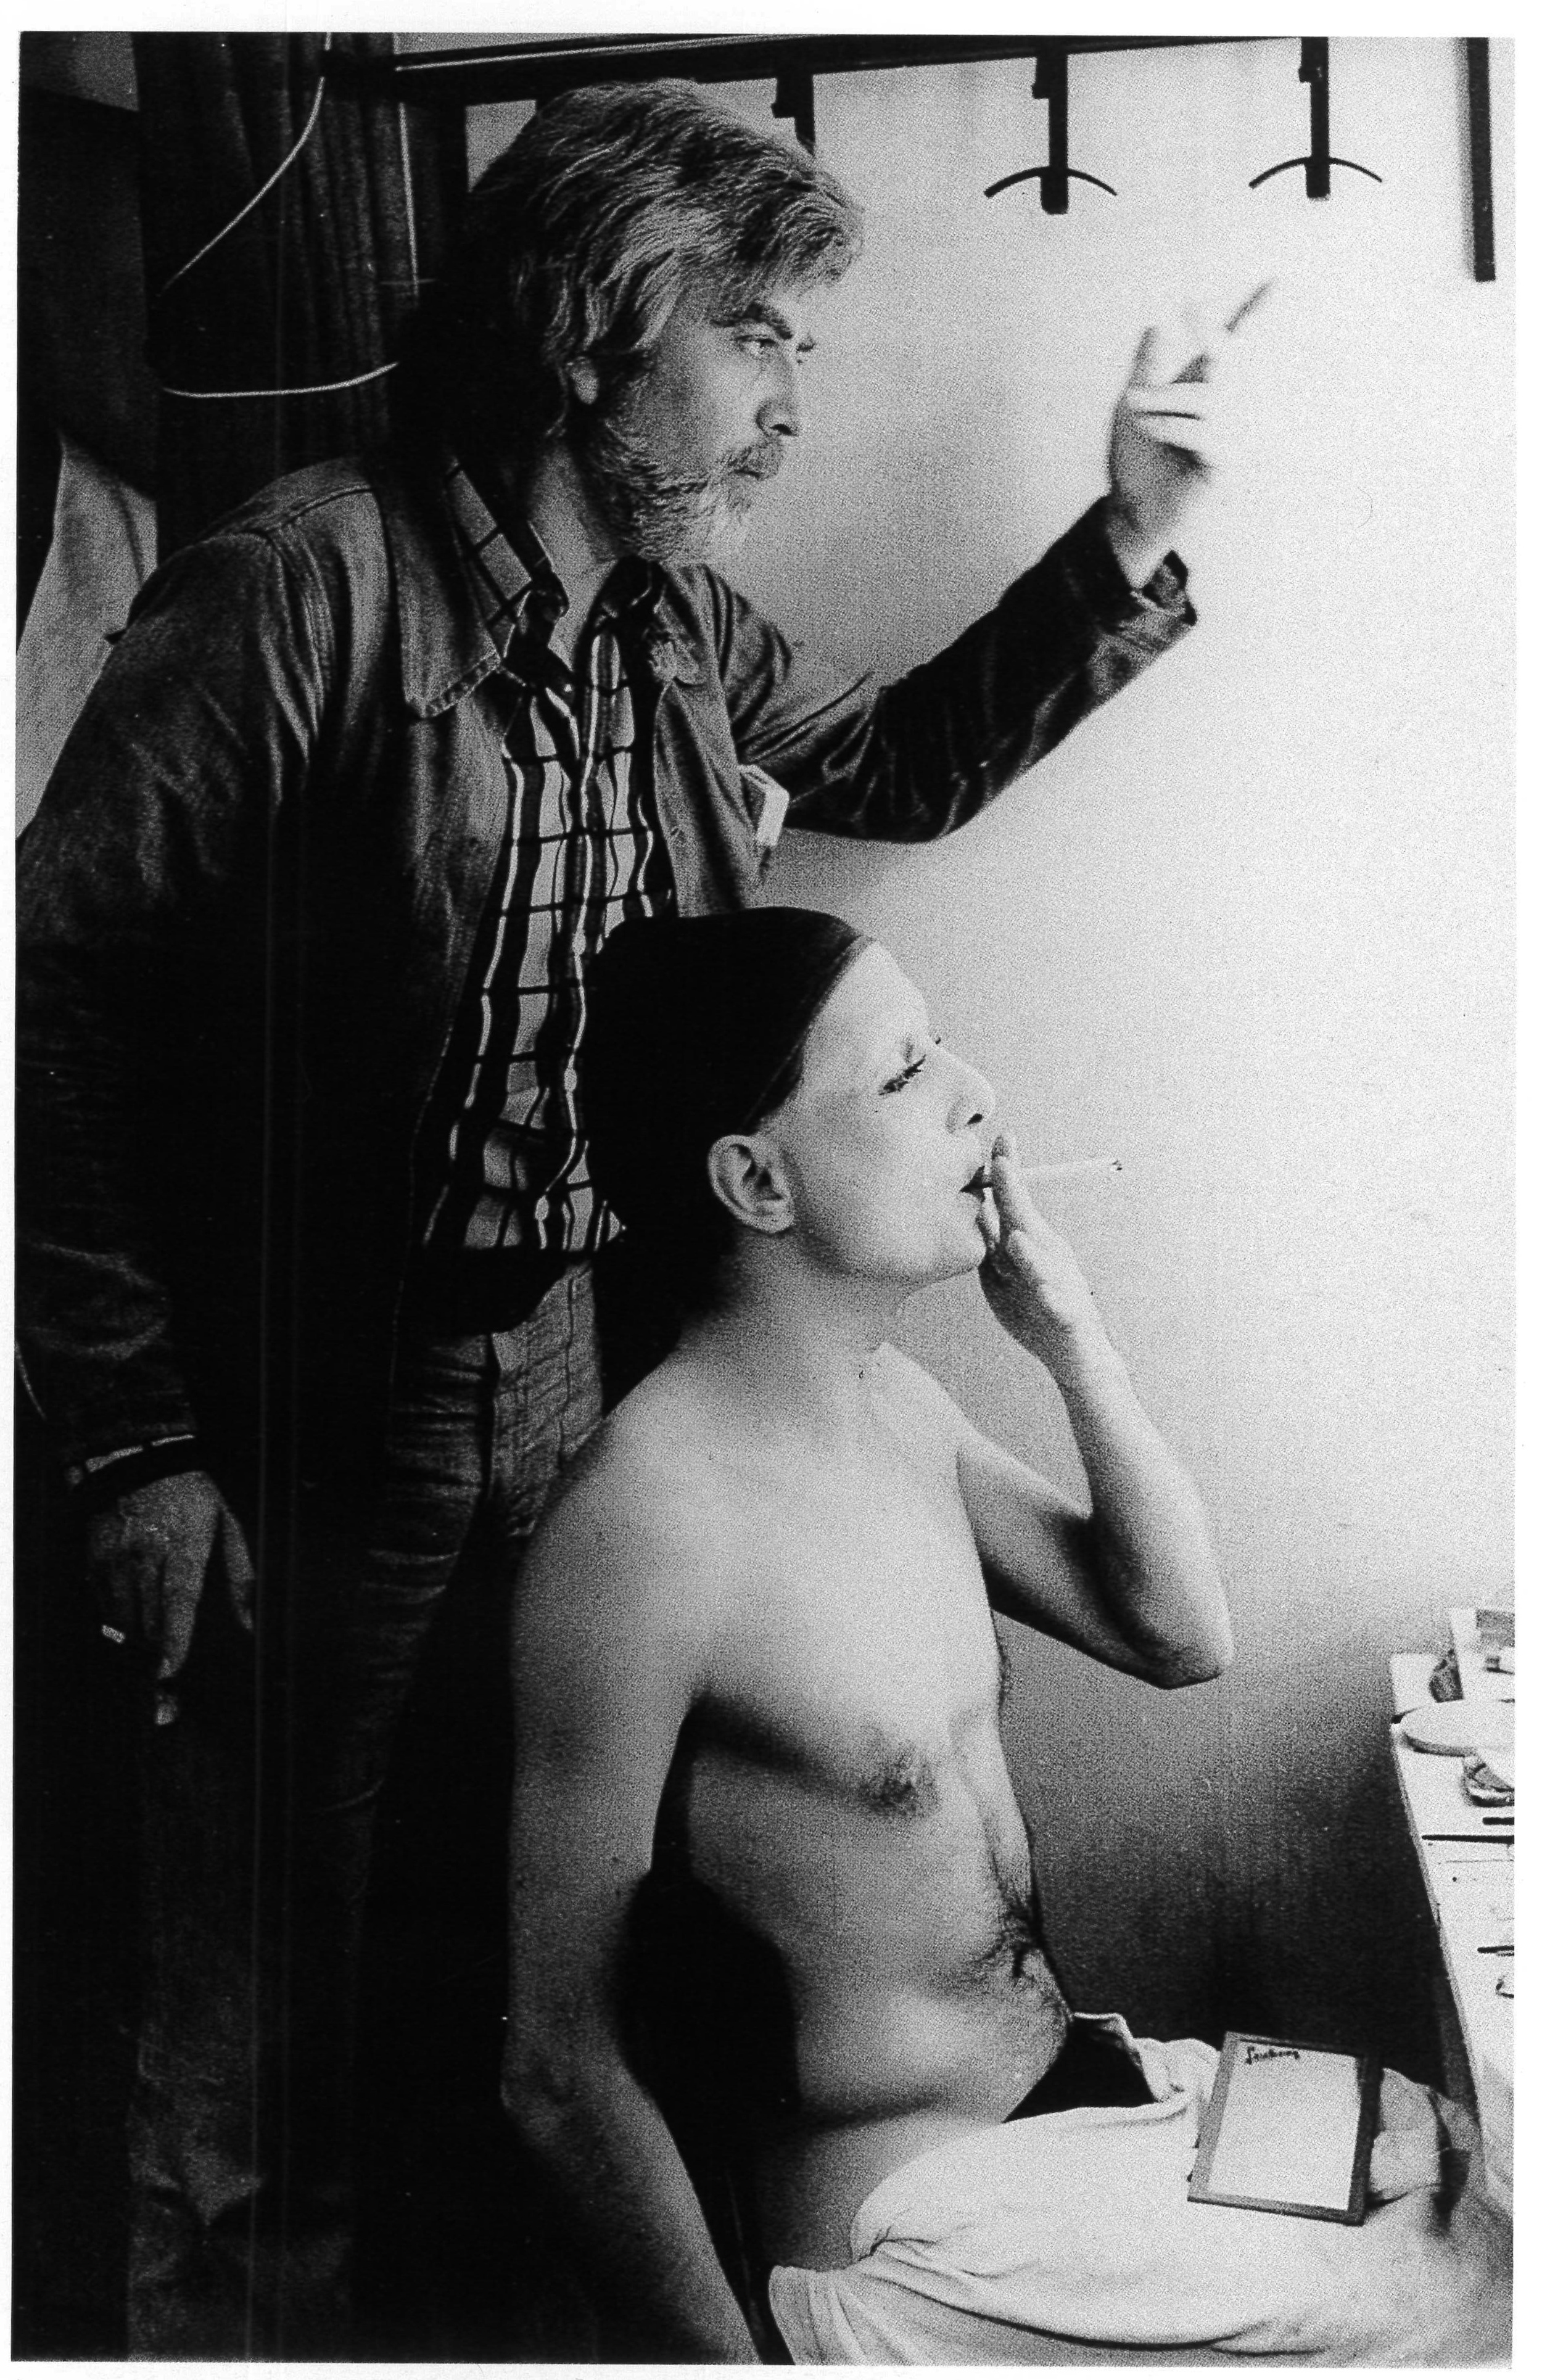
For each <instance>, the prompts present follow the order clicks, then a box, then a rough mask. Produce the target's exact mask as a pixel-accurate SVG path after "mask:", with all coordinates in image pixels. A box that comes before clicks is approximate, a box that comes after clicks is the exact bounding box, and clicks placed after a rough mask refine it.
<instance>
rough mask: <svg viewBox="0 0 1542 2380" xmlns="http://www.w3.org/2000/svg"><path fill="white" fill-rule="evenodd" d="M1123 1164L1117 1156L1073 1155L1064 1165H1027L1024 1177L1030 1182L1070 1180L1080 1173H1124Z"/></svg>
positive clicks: (1024, 1169)
mask: <svg viewBox="0 0 1542 2380" xmlns="http://www.w3.org/2000/svg"><path fill="white" fill-rule="evenodd" d="M1123 1171H1124V1168H1123V1163H1122V1162H1121V1160H1119V1159H1118V1158H1117V1157H1073V1158H1071V1159H1070V1160H1068V1161H1067V1162H1066V1163H1065V1164H1063V1165H1025V1166H1024V1168H1023V1174H1024V1178H1025V1180H1026V1181H1029V1182H1069V1181H1071V1180H1073V1179H1074V1177H1075V1175H1076V1174H1078V1173H1123Z"/></svg>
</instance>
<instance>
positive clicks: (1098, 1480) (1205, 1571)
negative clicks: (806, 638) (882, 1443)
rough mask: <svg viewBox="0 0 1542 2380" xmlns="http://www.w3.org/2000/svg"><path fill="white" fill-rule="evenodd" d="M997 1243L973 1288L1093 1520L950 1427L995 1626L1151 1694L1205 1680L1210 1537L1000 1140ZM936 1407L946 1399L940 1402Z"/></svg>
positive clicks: (1225, 1631)
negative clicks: (1045, 1385) (1062, 1646)
mask: <svg viewBox="0 0 1542 2380" xmlns="http://www.w3.org/2000/svg"><path fill="white" fill-rule="evenodd" d="M990 1180H991V1186H992V1188H993V1190H994V1193H995V1198H996V1208H997V1215H998V1218H999V1230H998V1232H997V1234H996V1237H995V1245H994V1246H993V1247H992V1250H991V1252H990V1255H989V1256H988V1257H987V1258H986V1261H985V1264H984V1266H983V1268H982V1269H981V1274H980V1282H981V1286H982V1288H983V1289H984V1291H985V1294H986V1297H987V1299H988V1300H989V1302H990V1307H991V1310H992V1312H993V1313H994V1314H995V1316H996V1318H997V1320H998V1321H999V1322H1000V1323H1001V1325H1002V1329H1003V1330H1006V1331H1007V1332H1008V1333H1009V1335H1010V1336H1011V1337H1012V1338H1014V1339H1015V1340H1016V1342H1017V1343H1018V1345H1019V1346H1020V1347H1023V1348H1025V1349H1026V1351H1027V1353H1028V1354H1032V1355H1036V1356H1037V1357H1038V1360H1039V1362H1040V1363H1041V1364H1043V1365H1044V1366H1045V1368H1046V1369H1047V1370H1048V1372H1049V1373H1050V1378H1052V1379H1053V1381H1054V1383H1055V1386H1056V1387H1057V1388H1058V1389H1059V1390H1060V1393H1061V1396H1062V1399H1063V1401H1064V1404H1065V1410H1066V1415H1067V1416H1068V1418H1069V1420H1070V1423H1071V1428H1072V1433H1073V1435H1074V1437H1075V1441H1076V1448H1077V1451H1078V1452H1079V1454H1080V1456H1081V1459H1082V1466H1083V1469H1084V1470H1085V1471H1086V1473H1087V1488H1088V1493H1089V1498H1090V1504H1091V1510H1090V1511H1086V1510H1082V1509H1079V1508H1078V1507H1077V1506H1076V1505H1075V1503H1074V1502H1073V1501H1072V1500H1071V1499H1070V1498H1069V1497H1067V1496H1064V1495H1062V1493H1061V1491H1060V1490H1059V1489H1058V1488H1054V1487H1052V1486H1051V1485H1050V1482H1049V1481H1048V1480H1047V1479H1044V1478H1043V1477H1041V1476H1040V1475H1039V1474H1038V1473H1037V1472H1035V1471H1032V1470H1030V1469H1029V1467H1028V1466H1027V1464H1026V1463H1020V1462H1018V1461H1017V1459H1016V1458H1015V1457H1014V1456H1013V1455H1010V1454H1008V1453H1006V1452H1005V1451H1004V1450H1003V1449H1002V1448H1001V1447H999V1446H996V1445H993V1444H992V1443H991V1441H990V1439H986V1438H984V1437H982V1436H981V1435H980V1433H979V1432H978V1431H977V1430H975V1429H973V1428H971V1427H969V1425H968V1424H967V1423H966V1422H965V1421H964V1418H963V1416H962V1415H959V1416H958V1428H957V1451H958V1477H959V1486H960V1488H961V1491H962V1493H963V1496H964V1501H965V1508H966V1510H967V1512H968V1514H969V1520H970V1524H971V1525H972V1527H973V1529H974V1533H975V1541H976V1544H977V1547H978V1548H979V1555H980V1560H981V1562H982V1564H983V1565H984V1568H985V1572H986V1576H987V1579H988V1581H989V1584H990V1598H991V1601H992V1602H993V1603H994V1604H995V1606H996V1608H997V1609H998V1610H1001V1611H1002V1612H1005V1613H1006V1614H1007V1616H1008V1617H1009V1618H1011V1619H1014V1620H1021V1621H1025V1622H1026V1624H1027V1625H1028V1626H1030V1627H1034V1628H1039V1629H1042V1630H1043V1631H1044V1632H1045V1633H1047V1634H1049V1635H1052V1636H1058V1637H1060V1638H1062V1640H1063V1641H1064V1642H1065V1643H1067V1644H1071V1645H1077V1646H1078V1647H1079V1648H1080V1649H1081V1650H1082V1651H1083V1652H1085V1653H1088V1654H1090V1655H1091V1656H1092V1657H1093V1658H1094V1659H1096V1660H1100V1661H1106V1662H1108V1663H1109V1664H1110V1665H1111V1667H1113V1668H1115V1669H1121V1670H1133V1671H1134V1672H1135V1675H1136V1676H1138V1677H1142V1678H1146V1679H1147V1680H1148V1681H1149V1682H1151V1683H1152V1684H1154V1685H1160V1686H1183V1685H1194V1684H1196V1683H1198V1682H1200V1681H1202V1680H1204V1679H1206V1678H1213V1677H1215V1676H1216V1675H1218V1673H1219V1672H1220V1670H1224V1669H1225V1668H1226V1667H1227V1666H1228V1664H1229V1663H1230V1661H1231V1658H1232V1630H1231V1622H1230V1620H1229V1618H1228V1615H1227V1609H1226V1598H1225V1594H1224V1592H1223V1589H1222V1586H1221V1583H1220V1573H1219V1572H1218V1570H1217V1567H1216V1559H1215V1552H1214V1548H1213V1547H1212V1544H1211V1541H1210V1530H1209V1524H1208V1520H1207V1518H1206V1515H1205V1509H1204V1506H1203V1505H1202V1504H1201V1503H1200V1500H1199V1497H1198V1494H1197V1492H1196V1489H1195V1487H1194V1484H1193V1482H1192V1481H1191V1480H1190V1478H1189V1476H1188V1475H1187V1473H1186V1472H1185V1471H1184V1468H1183V1465H1182V1464H1181V1463H1179V1461H1178V1459H1177V1457H1176V1456H1175V1455H1174V1454H1173V1452H1172V1449H1171V1448H1170V1447H1169V1446H1168V1445H1167V1443H1166V1441H1165V1440H1164V1439H1162V1438H1161V1437H1160V1434H1159V1433H1158V1431H1157V1429H1156V1427H1154V1425H1153V1423H1152V1422H1151V1420H1150V1418H1149V1416H1148V1415H1147V1413H1146V1412H1145V1410H1144V1408H1143V1407H1142V1405H1141V1403H1140V1401H1139V1399H1138V1398H1137V1397H1136V1395H1135V1390H1134V1388H1133V1387H1132V1385H1131V1382H1130V1376H1129V1373H1128V1372H1127V1371H1126V1369H1125V1367H1124V1364H1123V1359H1122V1358H1121V1357H1120V1355H1119V1354H1117V1352H1116V1351H1115V1349H1114V1347H1113V1346H1112V1344H1111V1342H1110V1339H1109V1336H1108V1333H1107V1332H1106V1330H1104V1328H1103V1325H1102V1322H1101V1320H1100V1318H1099V1313H1098V1309H1097V1306H1096V1305H1094V1303H1093V1299H1092V1293H1091V1291H1090V1290H1089V1289H1088V1287H1087V1282H1086V1280H1085V1279H1084V1277H1083V1274H1082V1270H1081V1268H1080V1266H1079V1265H1078V1264H1077V1262H1076V1259H1075V1256H1074V1254H1073V1253H1072V1251H1071V1249H1070V1248H1069V1247H1068V1246H1067V1245H1066V1244H1065V1242H1064V1241H1063V1240H1062V1238H1061V1237H1060V1235H1059V1234H1058V1233H1056V1232H1053V1231H1051V1229H1050V1225H1049V1224H1048V1223H1047V1222H1046V1221H1045V1220H1044V1218H1043V1216H1042V1215H1040V1214H1039V1213H1038V1209H1037V1208H1035V1207H1034V1206H1033V1204H1032V1202H1031V1200H1030V1199H1029V1197H1028V1196H1027V1192H1026V1188H1025V1186H1024V1183H1023V1179H1022V1173H1021V1169H1020V1168H1019V1166H1018V1163H1017V1160H1016V1153H1015V1151H1014V1148H1013V1147H1012V1144H1011V1141H1010V1139H1009V1138H1008V1137H1007V1136H1006V1135H1003V1136H1002V1139H1001V1140H999V1141H998V1143H997V1146H996V1149H995V1151H994V1153H993V1156H992V1159H991V1166H990ZM939 1393H941V1392H939Z"/></svg>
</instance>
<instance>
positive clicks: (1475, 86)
mask: <svg viewBox="0 0 1542 2380" xmlns="http://www.w3.org/2000/svg"><path fill="white" fill-rule="evenodd" d="M1467 129H1468V138H1469V141H1470V144H1471V156H1472V177H1473V279H1474V280H1475V281H1492V280H1494V279H1495V277H1496V273H1495V266H1494V143H1493V115H1492V112H1491V106H1490V100H1489V91H1488V44H1487V42H1486V41H1470V42H1468V43H1467Z"/></svg>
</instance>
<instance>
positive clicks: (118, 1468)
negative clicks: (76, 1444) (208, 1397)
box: [65, 1433, 204, 1512]
mask: <svg viewBox="0 0 1542 2380" xmlns="http://www.w3.org/2000/svg"><path fill="white" fill-rule="evenodd" d="M203 1468H204V1454H203V1449H202V1447H201V1445H200V1442H199V1440H198V1439H196V1438H195V1437H193V1436H192V1435H191V1434H190V1433H189V1434H187V1435H185V1436H182V1437H179V1438H162V1439H155V1440H154V1441H153V1442H152V1444H150V1445H148V1446H123V1447H117V1448H115V1449H114V1451H113V1452H112V1453H110V1454H96V1455H90V1456H88V1457H87V1459H86V1460H85V1461H84V1462H82V1463H71V1464H70V1465H69V1467H68V1468H67V1471H66V1473H65V1477H66V1479H67V1482H68V1484H69V1486H70V1487H71V1488H73V1489H74V1490H75V1493H76V1495H77V1496H78V1498H79V1500H80V1502H81V1503H82V1504H84V1505H86V1506H87V1507H88V1508H89V1509H90V1510H91V1511H93V1512H95V1511H99V1510H100V1509H101V1507H102V1506H103V1504H110V1503H113V1502H114V1501H115V1500H116V1499H117V1498H118V1497H119V1496H127V1495H129V1494H131V1493H132V1491H133V1490H134V1489H135V1488H149V1487H151V1486H152V1484H153V1483H154V1482H155V1481H156V1480H157V1479H170V1478H173V1477H175V1475H176V1474H177V1473H178V1472H181V1471H201V1470H202V1469H203Z"/></svg>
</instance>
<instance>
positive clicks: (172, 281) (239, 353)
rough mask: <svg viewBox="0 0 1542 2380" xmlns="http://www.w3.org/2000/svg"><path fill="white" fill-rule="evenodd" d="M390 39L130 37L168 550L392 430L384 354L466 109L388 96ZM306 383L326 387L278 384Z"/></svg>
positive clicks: (431, 255) (453, 162) (443, 189)
mask: <svg viewBox="0 0 1542 2380" xmlns="http://www.w3.org/2000/svg"><path fill="white" fill-rule="evenodd" d="M391 55H392V40H391V36H390V35H389V34H388V33H352V34H349V33H335V34H334V35H332V36H331V38H330V42H329V41H328V40H327V38H326V37H325V36H323V35H322V34H320V33H294V34H270V33H139V34H136V35H135V37H134V63H135V70H136V74H137V77H138V81H139V92H140V136H141V141H142V156H141V166H140V174H141V190H142V210H143V213H142V221H143V234H144V256H145V282H146V288H147V291H148V295H149V300H150V360H151V364H152V369H153V370H154V371H155V373H156V375H157V377H158V379H159V381H160V383H161V385H162V392H163V393H162V397H161V407H160V432H159V444H158V467H157V487H156V495H157V501H158V504H159V507H160V523H159V526H160V550H161V552H162V553H163V554H164V553H170V552H171V550H172V549H173V548H174V547H176V546H177V545H180V544H184V543H186V541H187V540H188V539H189V538H191V537H196V536H197V535H198V534H199V533H200V530H202V529H203V528H207V526H208V525H209V523H210V522H211V521H212V520H214V519H216V518H217V517H218V516H219V515H220V514H222V513H224V512H226V511H228V510H229V509H230V507H231V506H232V505H233V504H239V503H240V502H241V501H242V500H243V498H245V497H247V496H249V495H250V494H252V493H253V492H255V491H256V490H257V489H259V488H261V487H262V486H264V485H265V484H266V483H267V481H268V480H273V479H276V478H278V477H279V475H280V474H281V473H283V472H285V471H291V470H296V469H297V468H299V467H300V466H301V465H302V464H305V463H311V462H316V461H319V460H320V459H321V458H322V456H324V455H337V454H345V453H348V452H350V451H353V450H356V449H357V448H358V447H360V446H364V445H369V444H370V443H374V442H375V441H377V440H379V439H380V438H382V436H383V435H384V432H385V427H386V418H387V390H388V387H389V381H388V379H387V378H385V377H382V376H380V375H379V367H380V366H381V365H382V364H385V363H388V362H390V360H391V359H392V358H393V357H394V356H395V352H396V345H397V341H398V338H399V335H400V333H401V329H402V326H403V323H404V322H405V320H406V317H407V314H408V312H409V311H410V310H411V307H412V305H413V302H414V299H415V296H416V289H417V285H419V284H420V283H421V282H422V281H423V280H425V279H427V278H431V275H432V273H433V272H434V270H435V267H436V264H437V261H438V260H439V258H440V257H441V255H442V254H443V245H444V240H445V237H446V232H447V228H448V226H449V225H450V224H451V223H452V222H453V219H454V215H455V211H456V208H457V206H458V203H459V200H460V198H461V197H462V195H463V194H464V188H465V178H466V168H465V128H464V122H463V119H462V117H461V115H460V114H459V112H458V111H455V110H450V111H447V112H443V113H442V112H439V111H431V110H428V109H424V108H410V107H407V106H404V105H403V104H402V103H399V102H398V101H396V100H395V99H394V98H393V97H392V96H391V93H390V91H389V88H388V84H387V77H388V72H389V61H390V58H391ZM318 93H320V101H321V103H320V109H319V112H318V113H317V114H316V116H315V122H314V125H313V126H311V128H310V131H309V134H308V135H307V127H308V125H310V118H311V115H312V111H313V110H314V109H315V108H316V103H317V98H318ZM302 135H304V136H306V137H305V138H304V141H303V146H301V147H300V150H299V153H298V155H297V156H296V157H295V158H294V160H293V162H292V163H291V164H288V165H287V167H286V168H285V171H284V172H283V173H282V174H281V175H280V176H279V178H278V180H277V181H276V182H275V183H274V184H273V188H271V189H270V190H268V191H267V192H266V194H265V195H264V196H263V197H262V198H261V200H259V202H258V204H257V205H256V206H254V207H252V208H251V209H250V212H248V213H247V214H245V215H244V216H241V220H240V221H239V222H235V218H236V217H237V215H240V214H241V210H242V209H243V208H244V207H247V206H248V205H249V201H250V200H251V199H252V198H253V196H254V194H255V193H256V192H258V191H259V190H261V188H262V186H263V184H264V183H265V182H266V181H267V180H268V177H269V176H271V175H273V173H274V172H275V171H276V170H277V169H278V168H279V167H280V166H281V165H283V164H284V161H285V159H286V158H288V157H289V155H290V152H291V151H292V150H294V149H295V147H296V145H297V143H298V142H300V141H301V139H302ZM232 223H234V228H233V229H231V230H230V231H228V232H227V233H225V237H223V238H219V237H216V235H218V234H220V233H221V232H222V231H224V230H225V226H226V225H230V224H232ZM210 241H213V242H214V245H213V246H212V247H210V248H209V249H208V252H207V253H206V254H200V251H201V250H202V249H204V248H205V244H206V243H208V242H210ZM194 259H196V260H197V261H192V260H194ZM370 374H374V375H376V376H375V377H373V378H370V377H366V376H367V375H370ZM334 383H354V384H353V385H349V386H341V387H339V386H335V385H333V384H334ZM297 390H307V391H310V390H316V391H319V392H320V393H318V394H313V395H294V394H281V393H279V392H290V391H297ZM178 391H180V392H198V393H200V394H175V393H174V392H178ZM228 392H238V394H234V395H232V394H228ZM246 392H256V394H247V393H246Z"/></svg>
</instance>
